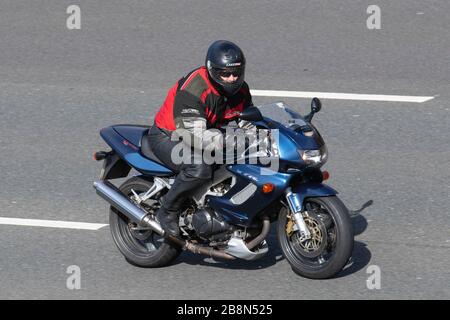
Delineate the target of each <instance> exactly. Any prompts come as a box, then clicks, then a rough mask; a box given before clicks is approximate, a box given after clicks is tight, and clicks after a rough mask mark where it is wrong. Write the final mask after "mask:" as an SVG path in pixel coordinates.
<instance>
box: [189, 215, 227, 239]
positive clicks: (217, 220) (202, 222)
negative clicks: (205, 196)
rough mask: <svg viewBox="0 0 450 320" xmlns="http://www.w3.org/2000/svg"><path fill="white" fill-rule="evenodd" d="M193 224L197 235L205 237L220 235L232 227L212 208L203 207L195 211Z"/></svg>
mask: <svg viewBox="0 0 450 320" xmlns="http://www.w3.org/2000/svg"><path fill="white" fill-rule="evenodd" d="M191 224H192V227H193V228H194V230H195V232H196V233H197V235H198V236H199V237H201V238H205V239H211V237H212V236H215V235H217V236H219V235H220V234H223V233H226V232H227V231H230V229H231V227H230V225H229V224H228V223H227V222H226V221H225V220H224V219H223V218H222V217H221V216H220V215H219V214H217V213H216V212H214V211H213V210H212V209H201V210H198V211H197V212H195V214H194V215H193V217H192V222H191ZM213 238H217V237H213Z"/></svg>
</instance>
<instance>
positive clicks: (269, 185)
mask: <svg viewBox="0 0 450 320" xmlns="http://www.w3.org/2000/svg"><path fill="white" fill-rule="evenodd" d="M273 189H275V186H274V185H273V184H272V183H265V184H263V187H262V192H263V193H270V192H272V191H273Z"/></svg>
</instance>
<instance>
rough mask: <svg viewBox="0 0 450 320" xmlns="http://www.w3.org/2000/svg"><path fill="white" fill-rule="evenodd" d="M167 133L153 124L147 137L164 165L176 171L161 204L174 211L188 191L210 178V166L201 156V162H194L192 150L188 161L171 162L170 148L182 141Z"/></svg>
mask: <svg viewBox="0 0 450 320" xmlns="http://www.w3.org/2000/svg"><path fill="white" fill-rule="evenodd" d="M169 134H170V132H167V131H163V130H161V129H159V128H158V127H157V126H156V125H153V126H152V128H151V129H150V131H149V134H148V139H149V143H150V147H151V149H152V151H153V152H154V153H155V155H156V156H157V157H158V158H159V159H160V160H161V161H162V162H163V163H164V164H165V165H166V166H168V167H169V168H170V169H172V170H173V171H174V172H176V173H177V176H176V178H175V181H174V183H173V185H172V187H171V188H170V190H169V191H168V192H167V194H166V195H165V196H164V197H163V201H162V206H163V208H164V209H165V210H166V211H168V212H175V211H179V210H180V209H181V206H182V205H183V203H184V201H185V200H186V199H187V197H188V196H189V194H190V193H192V192H193V191H194V190H195V189H196V188H198V187H200V186H201V185H202V184H204V183H206V182H208V181H209V180H210V179H211V177H212V167H211V166H210V165H207V164H205V163H203V158H202V163H201V164H194V153H193V152H191V161H190V163H182V164H175V163H173V161H172V158H171V153H172V149H173V147H175V146H176V145H177V144H178V143H182V142H179V141H171V140H170V135H169Z"/></svg>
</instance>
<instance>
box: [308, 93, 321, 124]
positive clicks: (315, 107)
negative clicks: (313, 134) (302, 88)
mask: <svg viewBox="0 0 450 320" xmlns="http://www.w3.org/2000/svg"><path fill="white" fill-rule="evenodd" d="M320 109H322V102H320V100H319V98H313V99H312V100H311V112H310V113H309V114H308V115H307V116H305V120H306V122H309V123H311V120H312V118H313V117H314V114H315V113H317V112H319V111H320Z"/></svg>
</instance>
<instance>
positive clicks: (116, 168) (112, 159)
mask: <svg viewBox="0 0 450 320" xmlns="http://www.w3.org/2000/svg"><path fill="white" fill-rule="evenodd" d="M130 170H131V167H130V166H129V165H128V163H126V162H125V161H124V160H122V159H121V158H120V157H119V155H118V154H117V153H115V152H113V153H112V154H109V155H107V156H106V158H105V160H103V168H102V171H101V172H100V179H102V180H109V179H118V178H124V177H126V176H127V175H128V173H129V172H130Z"/></svg>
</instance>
